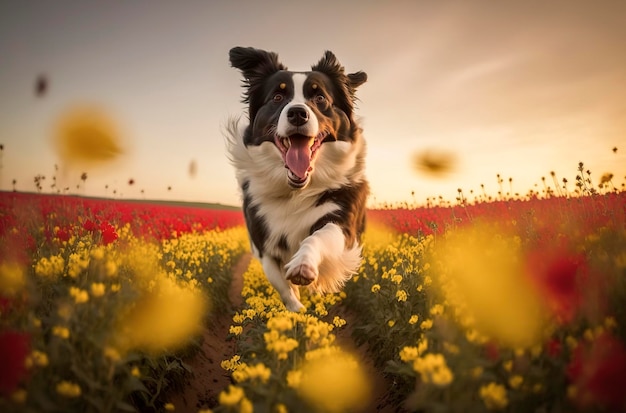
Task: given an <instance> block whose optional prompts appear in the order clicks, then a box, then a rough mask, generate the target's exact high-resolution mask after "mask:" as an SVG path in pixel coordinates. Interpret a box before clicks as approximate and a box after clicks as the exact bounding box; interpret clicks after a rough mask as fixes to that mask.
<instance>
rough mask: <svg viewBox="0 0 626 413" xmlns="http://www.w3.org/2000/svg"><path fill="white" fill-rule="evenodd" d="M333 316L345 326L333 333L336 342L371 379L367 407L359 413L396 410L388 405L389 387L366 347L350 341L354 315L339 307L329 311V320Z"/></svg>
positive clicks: (381, 412) (378, 412) (389, 412)
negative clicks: (354, 356)
mask: <svg viewBox="0 0 626 413" xmlns="http://www.w3.org/2000/svg"><path fill="white" fill-rule="evenodd" d="M335 315H338V316H339V317H341V318H343V319H344V320H346V325H345V326H343V327H342V328H339V329H336V330H335V331H334V333H335V336H336V342H337V344H339V345H340V346H341V347H342V348H344V349H346V350H348V351H350V352H351V353H352V354H355V355H356V356H357V357H358V358H359V360H360V361H361V365H362V366H363V368H364V369H365V372H366V374H367V376H368V377H369V378H370V379H371V385H372V394H371V401H370V404H369V406H368V407H367V408H366V409H364V410H362V411H360V412H359V413H392V412H395V411H396V410H395V409H394V408H393V407H392V406H391V405H389V403H388V400H387V398H386V396H387V393H388V389H389V386H390V385H391V384H390V383H389V381H388V380H387V379H385V377H384V376H383V373H382V372H381V371H380V370H379V369H377V368H376V367H375V366H374V362H373V361H372V358H371V357H370V356H369V354H368V351H369V349H368V346H367V345H362V346H360V347H357V346H356V345H355V343H354V340H353V339H352V326H353V325H354V318H355V316H354V314H352V312H350V311H348V310H346V308H345V307H343V306H339V307H338V308H337V309H335V310H334V311H331V318H332V317H333V316H335Z"/></svg>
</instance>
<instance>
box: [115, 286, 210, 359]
mask: <svg viewBox="0 0 626 413" xmlns="http://www.w3.org/2000/svg"><path fill="white" fill-rule="evenodd" d="M153 281H154V284H153V286H152V289H151V290H149V291H145V292H144V294H143V295H142V296H141V298H140V299H139V300H138V301H137V302H136V303H135V304H134V305H132V306H131V307H130V308H128V309H127V310H126V311H123V312H122V313H121V314H120V315H119V319H118V322H117V325H116V328H115V329H114V333H113V337H112V345H113V346H114V347H116V348H118V349H119V350H120V352H122V353H124V352H126V351H128V350H131V349H142V350H146V351H148V352H152V353H160V352H162V351H165V350H172V349H175V348H178V347H180V346H182V345H184V344H185V343H186V342H187V341H188V340H189V339H191V337H192V336H193V335H194V334H197V333H198V332H199V331H200V330H201V329H202V325H203V324H202V322H203V318H204V316H205V312H206V310H207V303H206V299H205V297H204V296H203V295H202V294H201V293H200V292H198V291H192V290H190V289H187V288H185V287H184V286H181V285H179V284H178V283H176V282H175V281H173V280H171V279H169V278H167V276H166V275H164V274H157V275H156V276H155V279H154V280H153Z"/></svg>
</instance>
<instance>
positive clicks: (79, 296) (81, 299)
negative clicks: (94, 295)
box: [70, 287, 89, 304]
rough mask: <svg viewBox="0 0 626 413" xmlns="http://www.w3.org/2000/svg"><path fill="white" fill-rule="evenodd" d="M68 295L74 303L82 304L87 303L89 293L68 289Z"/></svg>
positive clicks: (74, 288) (72, 288)
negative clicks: (72, 298)
mask: <svg viewBox="0 0 626 413" xmlns="http://www.w3.org/2000/svg"><path fill="white" fill-rule="evenodd" d="M70 295H71V296H72V297H74V302H75V303H76V304H82V303H86V302H87V301H89V293H88V292H87V291H85V290H81V289H80V288H76V287H70Z"/></svg>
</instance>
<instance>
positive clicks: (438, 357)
mask: <svg viewBox="0 0 626 413" xmlns="http://www.w3.org/2000/svg"><path fill="white" fill-rule="evenodd" d="M413 370H415V371H416V372H418V373H419V374H420V378H421V380H422V382H424V383H432V384H434V385H435V386H440V387H444V386H447V385H448V384H450V383H452V379H453V378H454V376H453V374H452V371H451V370H450V369H449V368H448V365H447V363H446V359H445V357H444V356H443V354H426V355H425V356H423V357H419V358H417V359H415V360H414V361H413Z"/></svg>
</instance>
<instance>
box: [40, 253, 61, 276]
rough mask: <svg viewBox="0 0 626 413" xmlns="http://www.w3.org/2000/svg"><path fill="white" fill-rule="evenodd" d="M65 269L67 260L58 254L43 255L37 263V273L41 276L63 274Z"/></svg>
mask: <svg viewBox="0 0 626 413" xmlns="http://www.w3.org/2000/svg"><path fill="white" fill-rule="evenodd" d="M64 270H65V260H64V259H63V257H60V256H58V255H53V256H51V257H48V258H46V257H43V258H41V259H40V260H39V261H37V263H36V264H35V274H37V275H39V276H41V277H56V276H58V275H61V274H63V271H64Z"/></svg>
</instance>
